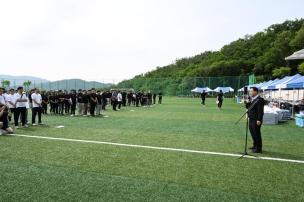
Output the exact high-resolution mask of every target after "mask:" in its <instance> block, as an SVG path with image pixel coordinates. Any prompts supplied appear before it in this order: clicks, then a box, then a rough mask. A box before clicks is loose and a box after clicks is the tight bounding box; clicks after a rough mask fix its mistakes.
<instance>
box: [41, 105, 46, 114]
mask: <svg viewBox="0 0 304 202" xmlns="http://www.w3.org/2000/svg"><path fill="white" fill-rule="evenodd" d="M42 113H43V114H47V104H45V103H43V104H42Z"/></svg>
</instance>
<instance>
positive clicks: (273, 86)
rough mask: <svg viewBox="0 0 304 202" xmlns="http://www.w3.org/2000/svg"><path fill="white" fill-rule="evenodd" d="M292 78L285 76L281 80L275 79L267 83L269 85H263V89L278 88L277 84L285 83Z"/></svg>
mask: <svg viewBox="0 0 304 202" xmlns="http://www.w3.org/2000/svg"><path fill="white" fill-rule="evenodd" d="M289 79H290V76H285V77H284V78H282V79H279V80H275V81H273V82H272V83H271V84H269V85H267V86H263V87H262V89H263V90H276V89H277V88H276V85H278V84H281V83H284V82H285V81H288V80H289Z"/></svg>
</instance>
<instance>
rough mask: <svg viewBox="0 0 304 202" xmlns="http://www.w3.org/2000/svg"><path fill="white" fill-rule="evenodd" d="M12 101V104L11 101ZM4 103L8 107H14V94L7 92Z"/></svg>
mask: <svg viewBox="0 0 304 202" xmlns="http://www.w3.org/2000/svg"><path fill="white" fill-rule="evenodd" d="M10 102H11V103H13V105H12V104H11V103H10ZM6 104H7V106H8V107H9V108H15V104H16V99H15V95H11V94H9V95H8V96H7V97H6Z"/></svg>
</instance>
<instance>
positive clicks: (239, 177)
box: [0, 97, 304, 201]
mask: <svg viewBox="0 0 304 202" xmlns="http://www.w3.org/2000/svg"><path fill="white" fill-rule="evenodd" d="M133 110H134V111H133ZM243 111H244V109H243V108H242V106H241V105H239V104H236V103H234V102H233V101H232V100H229V99H226V100H225V101H224V105H223V110H222V111H219V110H218V109H217V108H216V103H215V100H214V99H211V98H210V99H207V105H206V107H202V106H201V105H200V100H199V99H193V98H175V97H171V98H168V97H165V98H164V104H162V105H156V106H154V107H151V108H146V107H145V108H134V107H131V108H123V109H122V110H121V111H118V112H113V111H111V110H107V111H106V112H105V114H106V115H108V116H109V117H108V118H101V117H69V116H63V117H62V116H44V117H43V121H44V122H45V123H46V125H44V126H36V127H33V126H32V127H30V128H28V129H18V130H17V131H16V133H17V134H23V135H32V136H45V137H56V138H69V139H80V140H94V141H106V142H114V143H124V144H136V145H145V146H157V147H168V148H178V149H188V150H199V151H212V152H224V153H233V154H238V153H240V152H242V151H243V144H244V128H245V127H244V124H245V122H244V121H242V122H241V123H240V124H238V125H236V126H235V125H234V122H235V121H236V120H237V119H238V118H239V116H240V115H241V114H242V112H243ZM59 125H63V126H64V128H56V126H59ZM262 131H263V141H264V142H263V144H264V152H263V154H260V155H258V156H267V157H275V158H284V159H294V160H304V129H302V128H298V127H296V126H295V124H294V121H289V122H288V123H286V124H280V125H276V126H263V129H262ZM249 140H250V141H249V146H250V144H251V138H250V139H249ZM0 201H304V164H302V163H290V162H282V161H269V160H258V159H248V158H245V159H238V158H237V157H231V156H221V155H209V154H200V153H188V152H182V151H166V150H156V149H149V148H135V147H124V146H116V145H105V144H94V143H85V142H71V141H63V140H50V139H37V138H28V137H20V136H13V137H7V136H2V137H0Z"/></svg>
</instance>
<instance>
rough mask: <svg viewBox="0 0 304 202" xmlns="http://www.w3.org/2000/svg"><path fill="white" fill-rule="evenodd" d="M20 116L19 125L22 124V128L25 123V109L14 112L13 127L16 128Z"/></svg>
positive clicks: (21, 108) (19, 108)
mask: <svg viewBox="0 0 304 202" xmlns="http://www.w3.org/2000/svg"><path fill="white" fill-rule="evenodd" d="M20 115H21V124H22V126H24V125H25V122H26V107H18V108H16V109H15V112H14V121H15V126H18V121H19V116H20Z"/></svg>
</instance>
